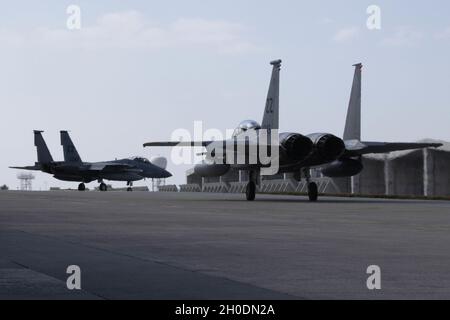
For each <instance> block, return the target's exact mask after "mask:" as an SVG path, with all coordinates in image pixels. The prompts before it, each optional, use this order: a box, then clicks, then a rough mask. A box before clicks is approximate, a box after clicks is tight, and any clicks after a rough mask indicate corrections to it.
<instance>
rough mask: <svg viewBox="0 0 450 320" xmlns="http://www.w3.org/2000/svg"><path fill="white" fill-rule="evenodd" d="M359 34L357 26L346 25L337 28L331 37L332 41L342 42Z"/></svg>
mask: <svg viewBox="0 0 450 320" xmlns="http://www.w3.org/2000/svg"><path fill="white" fill-rule="evenodd" d="M358 35H359V28H358V27H346V28H342V29H340V30H338V31H337V32H336V34H335V35H334V37H333V41H334V42H338V43H343V42H348V41H351V40H353V39H354V38H356V37H357V36H358Z"/></svg>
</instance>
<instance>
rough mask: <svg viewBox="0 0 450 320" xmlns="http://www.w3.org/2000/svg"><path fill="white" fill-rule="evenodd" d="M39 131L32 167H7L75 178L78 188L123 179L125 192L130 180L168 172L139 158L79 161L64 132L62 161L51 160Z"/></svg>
mask: <svg viewBox="0 0 450 320" xmlns="http://www.w3.org/2000/svg"><path fill="white" fill-rule="evenodd" d="M42 132H43V131H38V130H35V131H34V145H35V146H36V149H37V160H38V161H37V162H36V163H35V165H34V166H26V167H10V168H12V169H24V170H37V171H42V172H45V173H49V174H52V175H53V177H54V178H56V179H58V180H63V181H77V182H80V184H79V185H78V190H79V191H84V190H85V189H86V186H85V183H89V182H92V181H94V180H97V181H98V182H99V183H100V187H99V190H100V191H107V186H106V184H105V183H104V182H103V180H113V181H126V182H127V186H128V188H127V191H132V190H133V189H132V186H133V181H138V180H142V179H145V178H168V177H171V176H172V175H171V174H170V173H169V172H167V171H166V170H165V169H163V168H160V167H158V166H156V165H154V164H152V163H151V162H150V161H149V160H147V159H146V158H143V157H132V158H128V159H120V160H113V161H105V162H83V161H82V160H81V158H80V155H79V154H78V151H77V149H76V148H75V146H74V144H73V142H72V139H71V138H70V136H69V133H68V132H67V131H61V145H62V146H63V152H64V161H54V160H53V157H52V155H51V154H50V151H49V149H48V147H47V144H46V143H45V140H44V138H43V137H42Z"/></svg>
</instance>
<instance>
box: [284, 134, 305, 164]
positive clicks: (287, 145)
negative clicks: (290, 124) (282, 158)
mask: <svg viewBox="0 0 450 320" xmlns="http://www.w3.org/2000/svg"><path fill="white" fill-rule="evenodd" d="M280 144H281V146H282V147H283V149H284V150H285V151H286V154H287V156H288V157H289V158H290V159H293V160H296V161H301V160H303V159H305V158H306V157H307V156H308V155H309V154H310V153H311V151H312V149H313V144H312V142H311V140H310V139H309V138H308V137H305V136H303V135H301V134H298V133H288V134H282V136H281V137H280Z"/></svg>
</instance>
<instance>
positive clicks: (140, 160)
mask: <svg viewBox="0 0 450 320" xmlns="http://www.w3.org/2000/svg"><path fill="white" fill-rule="evenodd" d="M129 159H130V160H134V161H138V162H144V163H150V161H149V160H148V159H147V158H144V157H138V156H136V157H131V158H129Z"/></svg>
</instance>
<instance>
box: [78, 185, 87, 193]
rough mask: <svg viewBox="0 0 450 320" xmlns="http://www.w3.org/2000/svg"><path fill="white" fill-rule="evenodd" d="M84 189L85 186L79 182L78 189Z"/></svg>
mask: <svg viewBox="0 0 450 320" xmlns="http://www.w3.org/2000/svg"><path fill="white" fill-rule="evenodd" d="M84 190H86V186H85V185H84V183H80V184H79V185H78V191H84Z"/></svg>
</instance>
